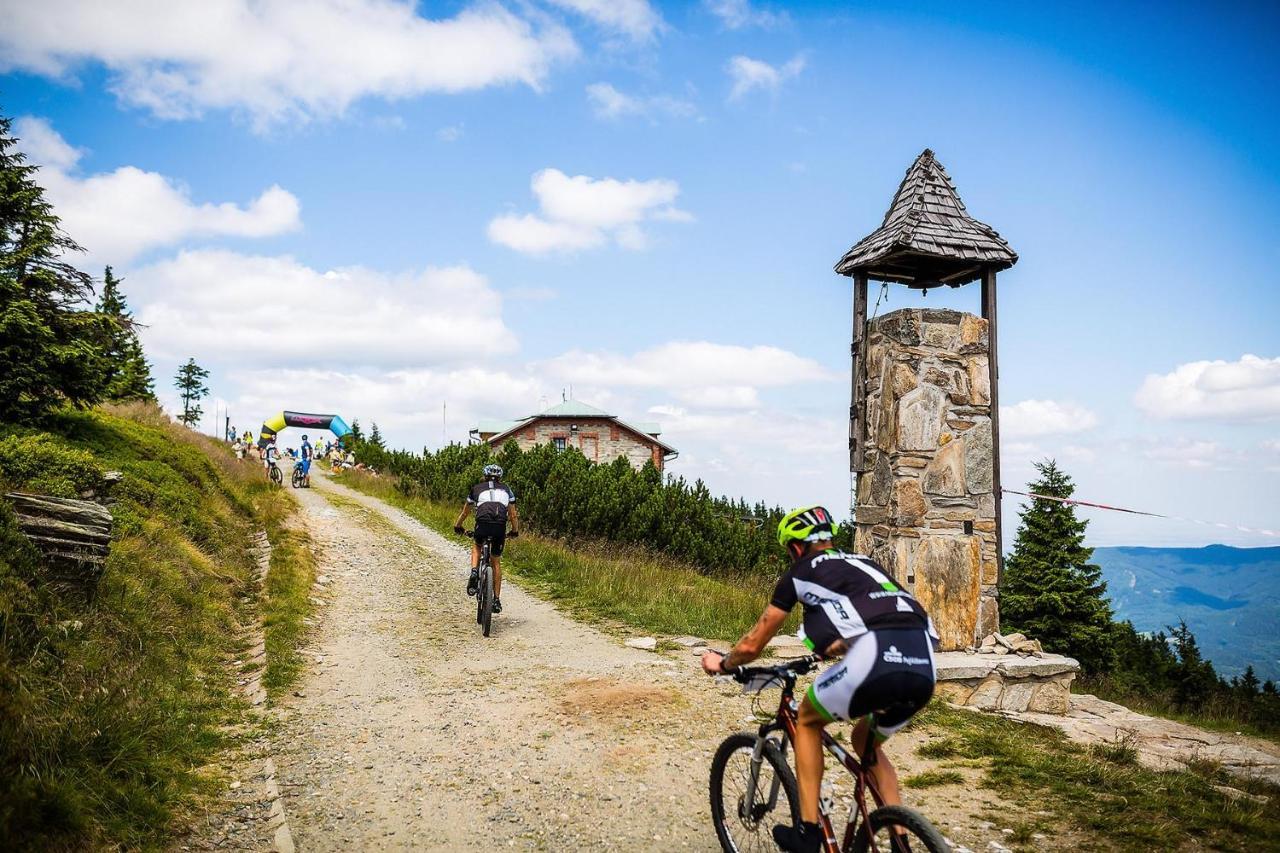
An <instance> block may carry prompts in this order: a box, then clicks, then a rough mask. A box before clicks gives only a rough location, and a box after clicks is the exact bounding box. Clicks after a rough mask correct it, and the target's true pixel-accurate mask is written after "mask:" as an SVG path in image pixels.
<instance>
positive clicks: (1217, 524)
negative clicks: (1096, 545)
mask: <svg viewBox="0 0 1280 853" xmlns="http://www.w3.org/2000/svg"><path fill="white" fill-rule="evenodd" d="M1000 491H1001V492H1003V493H1004V494H1006V495H1022V496H1023V497H1025V498H1039V499H1040V500H1044V501H1057V502H1058V503H1062V504H1072V505H1074V506H1090V507H1093V508H1095V509H1109V510H1111V511H1112V512H1127V513H1130V514H1131V515H1148V516H1151V517H1152V518H1167V519H1170V520H1171V521H1184V522H1186V523H1188V524H1203V525H1206V526H1208V527H1220V528H1222V529H1223V530H1238V531H1240V532H1241V533H1254V534H1258V535H1261V536H1275V537H1277V538H1280V531H1276V530H1267V529H1266V528H1261V527H1244V526H1243V525H1239V524H1224V523H1222V522H1220V521H1202V520H1201V519H1198V518H1183V517H1182V516H1180V515H1164V514H1162V513H1158V512H1143V511H1142V510H1140V509H1126V508H1125V507H1122V506H1108V505H1107V504H1099V503H1092V502H1090V501H1078V500H1075V499H1074V498H1057V497H1054V496H1053V495H1039V494H1036V493H1035V492H1015V491H1014V490H1013V489H1001V490H1000Z"/></svg>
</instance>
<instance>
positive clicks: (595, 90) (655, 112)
mask: <svg viewBox="0 0 1280 853" xmlns="http://www.w3.org/2000/svg"><path fill="white" fill-rule="evenodd" d="M587 100H588V101H590V102H591V107H592V109H593V110H594V112H595V114H596V118H602V119H621V118H629V117H642V118H650V119H652V118H655V117H657V116H669V117H672V118H692V117H694V116H696V115H697V114H698V108H697V107H696V106H694V105H693V103H692V102H691V101H686V100H682V99H680V98H673V97H671V96H670V95H628V94H626V93H624V92H620V91H618V90H617V89H615V88H614V87H613V86H611V85H610V84H608V83H592V84H591V85H590V86H588V87H587Z"/></svg>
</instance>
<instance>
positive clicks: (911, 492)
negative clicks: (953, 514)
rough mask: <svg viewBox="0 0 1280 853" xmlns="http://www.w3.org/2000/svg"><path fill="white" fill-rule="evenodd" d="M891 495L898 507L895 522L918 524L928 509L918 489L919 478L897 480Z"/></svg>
mask: <svg viewBox="0 0 1280 853" xmlns="http://www.w3.org/2000/svg"><path fill="white" fill-rule="evenodd" d="M893 497H894V503H896V504H897V509H898V512H897V520H896V523H897V524H912V525H914V524H919V523H920V519H921V517H922V516H923V515H924V514H925V513H926V512H927V511H928V509H929V507H928V505H927V504H925V501H924V494H923V493H922V492H921V491H920V481H919V480H914V479H912V480H899V481H898V482H897V483H895V484H894V487H893Z"/></svg>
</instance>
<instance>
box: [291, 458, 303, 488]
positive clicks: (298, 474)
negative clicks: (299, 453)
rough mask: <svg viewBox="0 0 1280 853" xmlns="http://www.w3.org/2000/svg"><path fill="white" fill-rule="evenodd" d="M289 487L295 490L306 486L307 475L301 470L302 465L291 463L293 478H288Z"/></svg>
mask: <svg viewBox="0 0 1280 853" xmlns="http://www.w3.org/2000/svg"><path fill="white" fill-rule="evenodd" d="M289 485H291V486H293V487H294V488H295V489H301V488H304V487H305V486H306V485H307V475H306V474H305V473H304V472H303V470H302V463H301V462H295V463H293V476H292V477H290V478H289Z"/></svg>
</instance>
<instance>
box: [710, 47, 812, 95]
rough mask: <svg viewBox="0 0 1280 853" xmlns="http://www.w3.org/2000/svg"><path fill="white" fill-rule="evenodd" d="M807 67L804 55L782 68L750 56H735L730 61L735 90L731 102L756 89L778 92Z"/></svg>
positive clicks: (784, 64) (731, 91)
mask: <svg viewBox="0 0 1280 853" xmlns="http://www.w3.org/2000/svg"><path fill="white" fill-rule="evenodd" d="M804 67H805V58H804V56H803V55H797V56H795V57H794V58H792V59H790V60H788V61H787V62H785V63H783V64H782V65H780V66H776V67H775V66H773V65H770V64H769V63H767V62H764V61H762V60H759V59H752V58H751V57H749V56H735V57H733V58H732V59H730V60H729V65H728V69H727V70H728V72H729V79H730V80H732V81H733V88H732V89H730V90H729V100H731V101H736V100H738V99H739V98H742V97H743V96H744V95H746V94H747V93H749V92H751V91H752V90H754V89H763V90H765V91H768V92H776V91H778V88H779V87H780V86H781V85H782V84H783V83H784V82H786V81H787V80H790V79H791V78H792V77H795V76H796V75H798V74H799V73H800V72H801V71H803V70H804Z"/></svg>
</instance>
